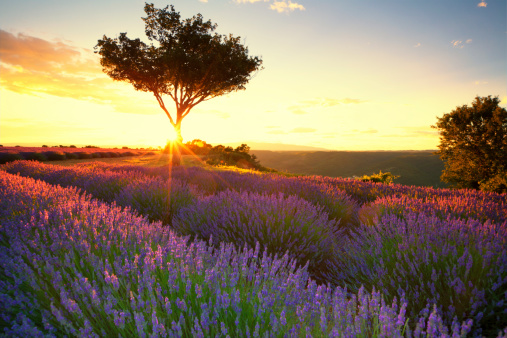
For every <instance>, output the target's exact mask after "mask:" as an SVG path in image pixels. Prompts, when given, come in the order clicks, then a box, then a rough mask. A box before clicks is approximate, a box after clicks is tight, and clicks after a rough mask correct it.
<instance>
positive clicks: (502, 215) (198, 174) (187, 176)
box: [83, 164, 507, 226]
mask: <svg viewBox="0 0 507 338" xmlns="http://www.w3.org/2000/svg"><path fill="white" fill-rule="evenodd" d="M83 165H89V164H83ZM94 166H95V167H96V168H101V169H102V170H113V171H114V170H125V171H134V172H142V173H144V174H147V175H152V176H160V177H165V178H167V177H169V175H171V176H172V177H176V178H178V179H180V180H183V181H186V182H190V183H192V184H195V185H197V186H199V188H200V189H202V190H203V191H207V192H208V193H210V194H211V193H215V192H217V191H223V190H226V189H235V190H238V191H240V190H241V191H250V192H259V193H275V194H276V193H278V192H283V193H285V194H288V195H290V194H296V195H298V196H300V197H302V198H305V199H306V200H309V201H312V203H314V204H319V205H323V206H325V207H326V212H328V213H329V214H330V215H331V217H334V218H336V219H341V220H342V225H345V224H346V223H348V224H353V226H355V225H357V224H358V223H359V221H358V220H357V211H358V208H357V205H356V203H357V204H359V205H365V204H368V205H370V204H371V203H372V202H375V203H374V204H376V205H380V204H383V201H385V202H386V204H389V203H390V202H389V201H390V199H396V198H400V199H405V200H411V199H415V200H416V201H419V200H420V201H422V203H427V206H426V207H425V209H426V210H430V209H431V208H433V207H436V209H441V210H440V212H439V215H440V216H441V217H442V218H444V219H445V218H447V217H448V216H452V217H458V218H475V219H479V220H482V221H486V220H491V221H495V222H500V223H501V222H504V221H507V195H506V194H496V193H491V192H483V191H476V190H471V189H459V190H457V189H434V188H428V187H413V186H405V185H400V184H382V183H375V182H361V181H358V180H352V179H342V178H331V177H322V176H301V177H284V176H280V175H276V174H256V173H246V174H245V173H237V172H231V171H221V172H219V171H210V170H206V169H203V168H198V167H192V168H185V167H179V168H173V169H172V172H169V170H167V168H162V167H160V168H146V167H139V166H117V165H116V166H115V165H111V164H94ZM315 190H317V191H315ZM333 199H334V200H335V201H336V200H338V201H339V202H340V203H338V205H337V206H333ZM377 200H379V201H377ZM352 201H356V203H354V202H352ZM340 206H341V207H342V209H341V210H340ZM412 209H413V208H412Z"/></svg>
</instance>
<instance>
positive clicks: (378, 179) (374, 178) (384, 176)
mask: <svg viewBox="0 0 507 338" xmlns="http://www.w3.org/2000/svg"><path fill="white" fill-rule="evenodd" d="M354 178H355V179H358V180H360V181H362V182H375V183H385V184H391V183H393V182H394V180H395V179H397V178H400V176H396V175H393V174H391V173H390V172H386V173H383V172H382V170H381V171H380V172H379V173H378V174H375V173H373V174H371V175H370V176H368V175H363V176H361V177H354Z"/></svg>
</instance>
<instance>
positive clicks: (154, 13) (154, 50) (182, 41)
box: [95, 3, 262, 165]
mask: <svg viewBox="0 0 507 338" xmlns="http://www.w3.org/2000/svg"><path fill="white" fill-rule="evenodd" d="M144 11H145V12H146V15H147V16H146V17H145V18H142V19H143V21H144V23H145V27H146V29H145V32H146V36H147V37H148V39H149V40H150V41H152V42H156V43H155V44H153V43H151V44H149V45H148V44H146V43H144V42H142V41H141V40H140V39H134V40H132V39H129V38H128V37H127V33H120V36H119V37H118V38H115V39H111V38H108V37H107V36H105V35H104V37H103V38H102V39H101V40H98V43H97V45H96V46H95V53H98V54H99V55H100V64H101V65H102V67H103V69H102V70H103V71H104V72H105V73H106V74H107V75H109V76H110V77H111V78H112V79H113V80H116V81H126V82H130V83H131V84H132V85H133V86H134V88H135V89H136V90H140V91H143V92H152V93H153V95H154V96H155V98H156V99H157V102H158V104H159V105H160V107H161V108H162V110H163V111H164V112H165V113H166V114H167V117H168V118H169V121H170V122H171V124H172V126H173V127H174V129H175V131H176V134H177V140H176V141H177V142H176V147H175V148H176V149H175V154H173V164H174V165H178V164H180V161H181V157H180V150H179V147H180V145H181V142H182V140H183V138H182V137H181V121H182V120H183V118H184V117H185V116H187V115H188V114H189V113H190V110H191V109H192V108H194V107H195V106H196V105H197V104H199V103H201V102H203V101H207V100H209V99H212V98H214V97H217V96H221V95H224V94H228V93H230V92H233V91H237V90H243V89H245V85H246V84H247V83H248V81H249V80H250V78H251V77H250V74H251V73H253V72H255V71H258V70H260V69H262V67H261V65H262V60H261V59H260V58H259V57H257V56H255V57H252V56H249V55H248V48H247V47H245V46H244V45H242V44H241V43H240V37H234V36H232V34H230V35H228V36H226V35H220V34H217V33H214V34H213V32H214V31H215V29H216V27H217V25H216V24H214V23H212V22H211V21H209V20H208V21H204V20H203V17H202V15H201V14H197V15H196V16H193V17H192V18H190V19H185V20H181V19H180V13H179V12H175V10H174V6H172V5H171V7H170V9H169V6H166V7H165V8H163V9H158V8H154V6H153V4H148V3H146V4H145V6H144ZM163 95H168V96H169V97H170V98H171V99H172V100H173V101H174V102H175V104H176V114H175V115H172V114H171V113H170V112H169V110H168V109H167V107H166V105H165V103H164V100H163V98H162V96H163Z"/></svg>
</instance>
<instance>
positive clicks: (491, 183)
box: [479, 173, 507, 194]
mask: <svg viewBox="0 0 507 338" xmlns="http://www.w3.org/2000/svg"><path fill="white" fill-rule="evenodd" d="M479 189H480V190H482V191H491V192H496V193H498V194H505V193H507V173H500V174H497V175H495V176H493V177H492V178H490V179H488V180H484V181H482V182H480V183H479Z"/></svg>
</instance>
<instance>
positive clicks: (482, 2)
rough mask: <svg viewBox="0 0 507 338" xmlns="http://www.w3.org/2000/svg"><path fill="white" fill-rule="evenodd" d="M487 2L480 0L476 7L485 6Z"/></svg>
mask: <svg viewBox="0 0 507 338" xmlns="http://www.w3.org/2000/svg"><path fill="white" fill-rule="evenodd" d="M487 6H488V3H487V2H486V1H481V2H479V3H478V4H477V7H487Z"/></svg>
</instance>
